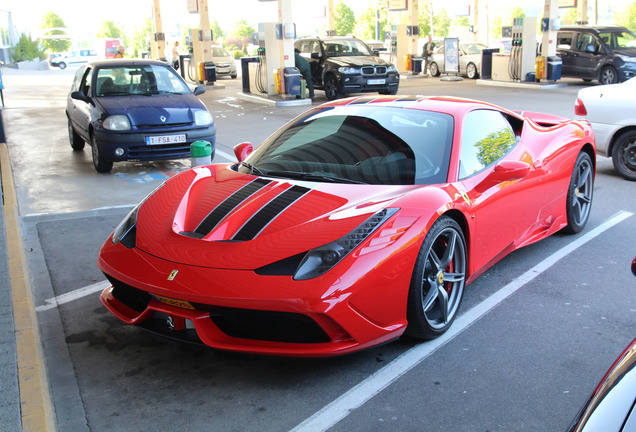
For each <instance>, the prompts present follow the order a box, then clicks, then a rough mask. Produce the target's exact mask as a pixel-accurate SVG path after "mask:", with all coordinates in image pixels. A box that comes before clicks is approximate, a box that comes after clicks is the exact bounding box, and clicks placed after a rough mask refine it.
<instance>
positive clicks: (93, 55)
mask: <svg viewBox="0 0 636 432" xmlns="http://www.w3.org/2000/svg"><path fill="white" fill-rule="evenodd" d="M92 61H97V52H95V50H92V49H83V50H76V51H70V52H67V53H66V54H64V55H62V56H60V57H56V58H54V59H51V61H50V64H51V66H56V67H59V68H60V69H66V67H67V66H79V65H83V64H86V63H88V62H92Z"/></svg>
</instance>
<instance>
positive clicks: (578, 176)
mask: <svg viewBox="0 0 636 432" xmlns="http://www.w3.org/2000/svg"><path fill="white" fill-rule="evenodd" d="M593 194H594V166H593V165H592V159H591V158H590V155H588V154H587V153H585V152H581V153H579V156H578V157H577V158H576V164H574V171H573V172H572V178H571V179H570V187H569V188H568V194H567V196H566V200H567V201H566V214H567V221H568V225H567V226H566V227H565V228H564V230H565V232H566V233H569V234H576V233H578V232H580V231H581V230H582V229H583V228H585V224H587V220H588V219H589V218H590V209H591V208H592V196H593Z"/></svg>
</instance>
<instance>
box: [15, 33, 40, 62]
mask: <svg viewBox="0 0 636 432" xmlns="http://www.w3.org/2000/svg"><path fill="white" fill-rule="evenodd" d="M38 45H39V44H38V41H37V40H35V41H34V40H32V39H31V35H26V34H25V33H22V34H21V35H20V40H19V41H18V44H17V45H16V46H15V48H13V53H12V57H13V60H14V61H16V62H20V61H25V60H36V59H37V60H44V59H45V58H46V54H44V53H43V52H42V51H41V50H40V48H39V46H38Z"/></svg>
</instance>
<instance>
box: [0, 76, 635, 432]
mask: <svg viewBox="0 0 636 432" xmlns="http://www.w3.org/2000/svg"><path fill="white" fill-rule="evenodd" d="M3 76H4V83H5V88H6V89H7V90H5V101H6V103H7V105H8V107H7V109H6V110H4V113H3V114H6V115H4V116H3V117H4V120H5V125H6V130H7V142H8V145H4V144H1V143H0V146H4V147H0V150H1V149H3V148H4V149H5V151H3V152H0V156H2V159H0V163H1V164H0V169H2V182H3V183H2V187H3V198H4V206H3V207H2V208H0V212H2V213H1V214H0V216H2V217H1V218H0V224H1V227H2V228H3V229H2V232H1V233H0V325H1V326H2V328H4V329H5V330H4V331H3V332H1V333H0V431H5V430H6V431H12V432H13V431H17V430H21V428H22V430H38V431H42V430H60V431H65V432H66V431H88V430H91V431H111V430H117V431H128V430H130V431H139V430H156V431H164V430H166V431H167V430H175V429H189V430H192V431H197V430H223V431H232V430H237V431H239V430H240V431H251V430H254V431H257V430H258V431H263V430H275V431H280V430H297V431H310V430H334V431H358V430H360V431H362V430H365V431H370V430H377V431H382V430H401V431H411V430H412V431H425V430H453V431H464V430H465V431H483V430H501V431H504V430H505V431H510V430H519V431H526V430H528V431H537V430H564V429H565V427H566V426H567V424H568V423H569V421H570V420H571V419H572V418H573V417H574V415H575V413H576V410H577V409H578V407H580V405H581V404H582V403H583V402H584V400H585V398H586V397H587V395H589V393H590V392H591V391H592V389H593V388H594V386H595V385H596V382H597V381H598V380H599V379H600V378H601V377H602V375H603V373H604V371H605V370H606V369H607V368H608V367H609V366H610V364H611V362H612V360H613V359H614V358H615V356H616V355H618V354H619V353H620V352H621V351H622V350H623V348H624V347H625V346H626V345H627V343H628V342H629V341H630V340H631V339H632V338H633V337H634V335H635V333H636V332H635V330H634V320H635V316H636V297H635V296H634V294H633V289H632V287H633V277H632V276H631V274H630V273H629V267H628V266H629V263H630V262H631V258H633V255H634V252H635V251H634V249H633V241H632V240H631V239H633V238H634V235H635V234H636V231H635V229H634V224H633V222H632V221H631V219H630V217H631V214H633V213H634V212H636V207H635V205H636V204H635V203H633V202H632V201H633V200H627V199H626V198H625V197H629V196H633V183H630V182H626V181H624V180H622V179H621V178H620V177H618V176H617V175H616V173H615V172H614V171H613V168H612V166H611V162H610V161H609V160H608V159H605V158H602V159H599V165H598V170H597V172H598V174H597V181H596V184H595V194H596V196H595V203H594V205H593V209H592V214H591V218H590V222H589V224H588V227H587V228H586V229H585V230H584V231H583V233H581V234H580V235H578V236H564V235H560V234H558V235H555V236H552V237H550V238H548V239H546V240H544V241H542V242H540V243H538V244H536V245H532V246H529V247H527V248H524V249H522V250H520V251H517V252H515V253H513V254H511V255H510V256H509V257H507V258H505V259H504V260H503V261H501V262H500V263H498V264H496V265H495V266H494V267H493V268H491V269H490V270H489V271H487V272H486V273H484V275H482V276H480V277H479V278H478V279H477V280H476V281H475V282H474V283H472V284H471V285H470V286H469V287H467V290H466V297H465V299H464V303H463V305H462V310H461V315H460V317H459V318H458V320H457V322H456V323H455V324H454V326H453V328H452V331H451V332H449V335H448V336H445V337H444V338H440V339H439V340H438V341H437V342H429V343H424V344H416V343H414V342H413V341H410V340H400V341H397V342H394V343H391V344H388V345H385V346H382V347H376V348H374V349H371V350H367V351H365V352H362V353H357V354H353V355H350V356H345V357H341V358H337V359H322V360H314V359H304V360H298V359H279V358H269V357H265V358H264V357H260V356H249V355H239V354H232V353H224V352H218V351H214V350H210V349H207V348H205V347H191V346H187V345H183V344H179V343H175V342H170V341H166V340H164V339H162V338H158V337H154V336H149V335H147V334H146V333H144V332H140V331H139V330H137V329H135V328H133V327H131V326H126V325H123V324H122V323H121V322H119V321H118V320H117V319H116V318H114V317H113V316H111V315H110V314H107V313H106V311H105V309H104V308H103V306H102V305H101V304H100V302H99V299H98V298H97V295H96V293H97V292H99V290H101V289H102V288H103V286H104V285H103V284H104V280H103V275H101V273H100V272H99V269H98V268H97V267H96V265H95V260H96V256H97V252H98V250H99V247H100V246H101V243H102V242H103V241H104V240H105V239H106V238H107V236H108V234H109V233H110V232H111V231H112V229H113V228H114V227H115V226H116V224H117V223H118V222H119V221H120V220H121V218H122V217H123V216H124V215H125V214H126V212H127V211H128V209H130V207H131V206H132V205H134V204H136V203H137V202H138V201H139V200H140V199H141V198H143V196H145V195H146V194H147V193H148V192H150V191H151V190H152V189H154V187H156V186H157V185H158V184H160V183H161V182H162V181H163V180H165V179H166V178H168V177H170V176H172V175H174V174H176V173H178V172H180V171H182V170H184V169H187V168H188V167H189V161H187V160H181V161H171V162H164V163H144V164H139V163H121V164H115V167H114V169H113V173H111V174H109V175H100V174H97V173H95V171H94V169H93V167H92V162H91V159H90V152H89V151H84V152H80V153H77V152H72V151H71V149H70V146H69V145H68V138H67V136H66V127H65V125H66V122H65V119H64V112H63V111H64V104H65V95H66V91H67V88H68V86H69V85H70V80H71V79H72V71H59V70H51V71H35V72H21V71H15V70H9V71H7V74H5V75H3ZM405 78H406V77H405ZM219 82H220V84H222V86H221V85H220V86H218V88H216V89H213V88H210V89H208V91H207V92H206V93H205V94H204V95H202V96H201V99H202V100H203V101H204V103H205V104H206V106H207V107H208V109H209V110H210V112H211V113H212V114H213V116H214V118H215V121H216V123H217V128H218V132H217V155H216V159H215V161H216V162H226V161H232V160H234V156H233V154H232V147H233V146H234V145H235V144H238V143H239V142H243V141H250V142H253V143H255V144H258V143H260V142H262V140H263V139H265V138H266V137H267V136H268V135H269V134H271V133H273V132H274V131H275V130H276V129H277V128H278V127H280V126H281V125H282V124H284V123H285V122H287V121H288V120H290V119H291V118H293V117H294V116H295V115H296V114H299V113H301V112H302V111H304V110H305V109H307V106H299V107H276V106H272V105H271V103H264V102H263V101H255V100H253V99H252V98H247V99H245V98H242V97H241V96H240V95H239V93H240V84H239V81H236V80H232V81H230V80H222V81H219ZM567 84H568V85H569V88H565V89H563V88H558V89H556V90H554V92H553V90H552V89H549V88H541V87H537V86H535V87H533V88H522V87H491V86H488V85H477V83H476V82H475V81H471V80H464V81H463V82H457V83H443V82H440V80H439V79H432V78H428V79H424V78H416V79H404V80H403V82H402V84H401V90H400V92H401V93H404V94H407V93H410V94H444V95H450V96H466V97H472V98H475V99H483V100H488V101H490V102H493V103H497V104H500V105H503V106H506V107H508V108H512V109H520V110H527V111H546V112H550V113H553V114H557V115H562V116H566V117H572V116H573V114H574V113H573V104H574V97H575V94H576V90H577V89H578V88H579V87H582V86H583V84H582V83H581V82H578V81H568V82H567ZM316 93H317V98H316V100H315V101H314V102H313V104H314V105H316V104H319V103H321V102H325V101H326V99H323V98H324V96H322V94H321V93H322V92H320V91H317V92H316ZM7 122H9V123H7ZM34 126H37V127H34ZM7 176H10V178H9V179H7ZM5 233H6V234H5ZM13 253H16V254H18V256H13V255H12V254H13ZM21 266H25V267H26V270H28V271H27V272H26V273H27V277H26V281H21V280H20V278H19V275H20V272H21V270H22V268H21ZM23 279H24V278H23ZM23 282H26V283H23ZM22 287H24V290H23V291H24V292H25V293H26V294H28V295H25V296H24V297H23V298H22V299H20V300H18V301H17V302H16V300H15V293H12V291H18V289H16V288H22ZM12 297H13V299H12ZM18 308H22V309H19V310H20V312H19V313H18V314H17V316H16V311H17V310H18ZM29 317H36V319H37V320H36V322H35V323H31V326H32V328H35V329H39V331H38V332H36V333H37V334H36V335H34V336H38V337H39V339H38V338H31V340H30V342H29V344H27V345H26V346H27V348H25V349H24V350H22V348H21V346H22V345H21V344H23V343H24V342H25V341H24V339H25V338H23V337H22V335H23V334H27V333H28V329H29V322H28V318H29ZM22 318H27V319H26V320H25V319H22ZM23 327H24V328H23ZM23 330H24V331H23ZM27 342H28V341H27ZM38 350H39V352H38ZM21 351H23V353H25V354H24V355H26V359H28V360H29V361H30V363H29V365H28V367H27V368H22V369H23V373H24V372H29V373H31V375H29V376H28V377H29V379H28V380H26V382H27V383H32V384H34V385H30V386H29V385H27V386H24V387H23V385H24V384H25V383H24V382H20V379H19V378H18V377H19V376H21V375H20V373H21V372H20V369H21V366H22V365H21V363H20V358H21V357H20V352H21ZM23 358H24V357H23ZM38 362H40V364H38ZM34 363H35V364H34ZM38 367H40V368H43V369H45V370H46V372H47V373H46V379H44V380H42V379H41V372H40V371H37V369H38ZM33 371H35V372H36V373H33ZM22 376H24V375H22ZM23 381H24V380H23ZM43 395H44V396H43ZM25 396H27V397H28V399H25ZM29 410H31V411H29ZM502 413H503V414H502Z"/></svg>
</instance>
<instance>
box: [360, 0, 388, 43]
mask: <svg viewBox="0 0 636 432" xmlns="http://www.w3.org/2000/svg"><path fill="white" fill-rule="evenodd" d="M376 11H380V18H379V21H378V19H377V18H376ZM387 21H388V12H387V9H386V0H375V4H373V3H372V4H371V6H369V7H368V8H367V9H366V10H365V11H364V12H363V13H362V15H360V17H359V18H358V19H357V20H355V26H354V29H353V32H354V34H355V35H356V36H357V37H358V38H360V39H375V27H376V23H377V22H379V23H380V39H381V40H384V32H385V31H386V30H388V29H387Z"/></svg>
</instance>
